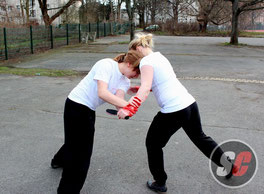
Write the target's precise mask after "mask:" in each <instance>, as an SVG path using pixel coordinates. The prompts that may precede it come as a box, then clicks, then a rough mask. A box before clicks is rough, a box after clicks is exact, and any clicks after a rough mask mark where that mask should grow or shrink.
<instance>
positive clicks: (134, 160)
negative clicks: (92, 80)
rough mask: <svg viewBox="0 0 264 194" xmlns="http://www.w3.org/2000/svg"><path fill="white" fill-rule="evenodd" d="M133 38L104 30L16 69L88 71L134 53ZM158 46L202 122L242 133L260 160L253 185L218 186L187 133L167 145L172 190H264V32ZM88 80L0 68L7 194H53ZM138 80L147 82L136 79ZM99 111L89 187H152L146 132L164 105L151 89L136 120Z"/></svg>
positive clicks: (219, 135)
mask: <svg viewBox="0 0 264 194" xmlns="http://www.w3.org/2000/svg"><path fill="white" fill-rule="evenodd" d="M128 38H129V37H128V36H125V35H124V36H118V37H106V38H102V39H99V40H97V41H96V42H95V43H93V44H92V45H79V46H71V47H66V48H62V49H57V50H54V51H53V52H50V51H49V52H47V53H44V54H40V55H34V56H30V57H27V59H26V60H23V61H21V62H20V63H17V64H12V65H13V66H19V67H25V68H32V67H40V68H54V69H74V70H79V71H84V72H88V71H89V70H90V68H91V67H92V65H93V64H94V63H95V62H96V61H97V60H99V59H101V58H104V57H114V56H115V55H116V54H117V53H119V52H123V51H126V49H127V45H126V44H122V43H124V41H128ZM155 40H156V45H155V49H156V50H157V51H161V52H162V53H163V54H164V55H165V56H167V57H168V58H169V60H170V61H171V63H172V65H173V68H174V69H175V71H176V74H177V76H178V77H179V78H180V80H181V82H182V83H183V85H184V86H186V88H187V89H188V90H189V92H190V93H191V94H192V95H193V96H194V97H195V98H196V100H197V102H198V105H199V108H200V113H201V118H202V124H203V129H204V131H205V133H206V134H208V135H210V136H212V137H213V138H214V139H215V140H216V141H217V142H219V143H220V142H222V141H225V140H227V139H239V140H242V141H244V142H246V143H248V144H249V145H250V146H251V147H252V148H253V149H254V150H255V152H256V154H257V157H258V162H259V166H258V171H257V174H256V176H255V177H254V179H253V180H252V181H251V182H250V183H249V184H248V185H246V186H245V187H242V188H239V189H228V188H225V187H223V186H221V185H219V184H218V183H217V182H216V181H215V180H214V178H213V177H212V175H211V174H210V171H209V162H208V159H207V158H205V157H204V156H203V155H202V154H201V153H200V151H199V150H198V149H197V148H196V147H195V146H194V145H193V144H192V143H191V141H190V140H189V139H188V137H187V136H186V135H185V133H184V132H183V130H179V131H178V132H177V133H176V134H175V135H174V136H173V137H172V138H171V140H170V142H169V143H168V145H167V146H166V148H165V151H164V154H165V166H166V169H167V173H168V182H167V186H168V193H171V194H176V193H179V194H181V193H190V194H197V193H202V194H207V193H208V194H209V193H219V194H223V193H230V194H231V193H232V194H233V193H237V194H244V193H256V194H258V193H264V186H263V175H264V170H263V169H264V165H263V159H264V152H263V139H264V121H263V115H264V110H263V107H264V48H263V47H264V39H263V38H258V39H251V38H240V39H239V41H240V42H241V43H245V44H248V45H250V46H248V47H241V48H238V47H226V46H223V44H222V43H224V42H228V40H229V39H228V38H211V37H162V36H157V37H155ZM80 80H81V77H64V78H51V77H41V76H36V77H21V76H13V75H0V88H1V90H0V107H1V112H0V149H1V150H0V172H1V176H0V193H4V194H29V193H34V194H55V193H56V188H57V186H58V183H59V179H60V175H61V170H54V169H51V168H50V166H49V165H50V159H51V158H52V156H53V154H54V153H55V152H56V151H57V149H58V148H59V147H60V146H61V144H62V143H63V120H62V114H63V106H64V101H65V98H66V97H67V95H68V93H69V92H70V91H71V89H72V88H73V87H75V85H76V84H78V82H79V81H80ZM133 83H134V84H136V83H139V80H134V81H133ZM109 107H110V108H111V107H112V106H111V105H107V104H106V105H103V106H101V107H100V108H99V109H98V111H97V119H96V134H95V145H94V152H93V156H92V161H91V166H90V170H89V174H88V177H87V179H86V183H85V185H84V187H83V190H82V193H83V194H87V193H89V194H110V193H111V194H112V193H115V194H150V193H152V192H151V191H149V190H148V189H147V188H146V186H145V182H146V180H147V179H148V178H150V177H151V175H150V173H149V170H148V166H147V157H146V149H145V136H146V133H147V129H148V127H149V125H150V122H151V121H152V118H153V117H154V115H155V114H156V112H157V111H158V110H159V108H158V106H157V105H156V102H155V99H154V97H153V95H152V94H151V95H150V97H149V98H148V100H147V101H146V102H145V103H144V104H143V105H142V107H141V108H140V110H139V111H138V113H137V114H136V115H135V116H134V117H133V118H131V119H130V120H118V119H117V118H115V117H112V116H109V115H107V114H106V113H105V109H106V108H109Z"/></svg>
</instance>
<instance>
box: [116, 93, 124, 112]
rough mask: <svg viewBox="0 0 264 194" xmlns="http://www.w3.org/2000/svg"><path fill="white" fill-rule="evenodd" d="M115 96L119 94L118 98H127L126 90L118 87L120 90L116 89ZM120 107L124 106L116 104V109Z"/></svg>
mask: <svg viewBox="0 0 264 194" xmlns="http://www.w3.org/2000/svg"><path fill="white" fill-rule="evenodd" d="M115 96H117V97H118V98H121V99H125V91H123V90H120V89H118V90H117V91H116V94H115ZM120 108H122V107H120V106H116V109H117V110H119V109H120Z"/></svg>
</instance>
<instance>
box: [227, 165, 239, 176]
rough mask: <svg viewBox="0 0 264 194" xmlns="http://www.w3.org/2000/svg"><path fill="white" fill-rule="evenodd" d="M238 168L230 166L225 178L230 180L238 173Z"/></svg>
mask: <svg viewBox="0 0 264 194" xmlns="http://www.w3.org/2000/svg"><path fill="white" fill-rule="evenodd" d="M238 170H239V169H238V167H237V166H236V165H234V164H232V167H231V170H230V172H229V173H228V174H227V175H226V176H225V178H226V179H230V178H231V177H232V176H233V175H234V174H235V173H237V172H238Z"/></svg>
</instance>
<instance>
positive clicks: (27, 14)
mask: <svg viewBox="0 0 264 194" xmlns="http://www.w3.org/2000/svg"><path fill="white" fill-rule="evenodd" d="M25 10H26V17H27V20H26V21H27V24H28V23H29V0H26V7H25Z"/></svg>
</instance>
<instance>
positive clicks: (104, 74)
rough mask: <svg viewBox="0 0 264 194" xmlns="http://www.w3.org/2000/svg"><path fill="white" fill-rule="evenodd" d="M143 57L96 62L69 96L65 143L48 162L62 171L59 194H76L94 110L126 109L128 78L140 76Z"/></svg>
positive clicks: (86, 156)
mask: <svg viewBox="0 0 264 194" xmlns="http://www.w3.org/2000/svg"><path fill="white" fill-rule="evenodd" d="M142 57H143V55H142V54H141V53H140V52H138V51H128V52H127V53H125V54H121V55H118V56H116V57H115V58H114V59H108V58H107V59H102V60H100V61H98V62H97V63H96V64H95V65H94V66H93V68H92V69H91V71H90V72H89V73H88V75H87V76H86V77H84V78H83V80H81V82H80V83H79V84H78V85H77V86H76V87H75V88H74V89H73V90H72V91H71V92H70V94H69V96H68V98H67V99H66V103H65V108H64V134H65V141H64V144H63V145H62V147H61V148H60V149H59V151H58V152H57V153H56V154H55V155H54V157H53V159H52V160H51V167H52V168H60V167H61V168H63V172H62V177H61V180H60V184H59V187H58V190H57V192H58V194H66V193H68V194H79V193H80V190H81V189H82V187H83V184H84V182H85V179H86V176H87V172H88V169H89V165H90V158H91V155H92V149H93V141H94V130H95V129H94V125H95V110H96V108H97V107H98V106H100V105H101V104H103V103H104V102H108V103H110V104H112V105H115V106H116V107H117V108H120V107H125V106H126V105H128V102H127V101H126V100H124V96H125V93H126V91H127V90H128V88H129V86H130V80H129V79H131V78H136V77H138V75H139V63H140V60H141V58H142Z"/></svg>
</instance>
